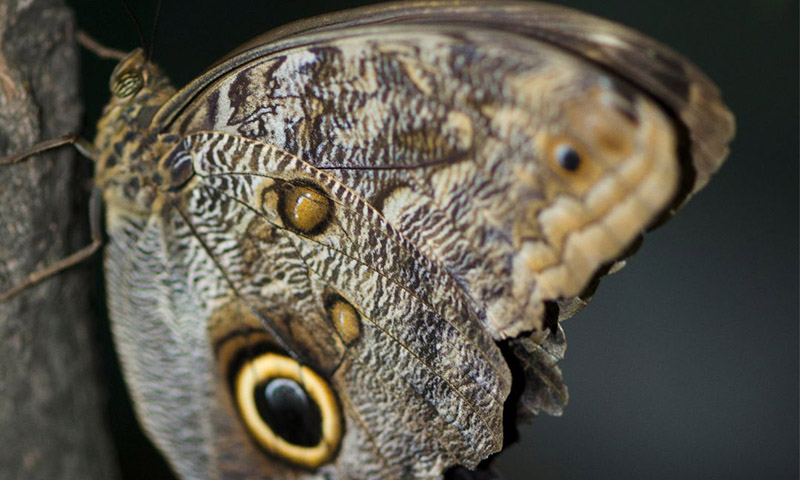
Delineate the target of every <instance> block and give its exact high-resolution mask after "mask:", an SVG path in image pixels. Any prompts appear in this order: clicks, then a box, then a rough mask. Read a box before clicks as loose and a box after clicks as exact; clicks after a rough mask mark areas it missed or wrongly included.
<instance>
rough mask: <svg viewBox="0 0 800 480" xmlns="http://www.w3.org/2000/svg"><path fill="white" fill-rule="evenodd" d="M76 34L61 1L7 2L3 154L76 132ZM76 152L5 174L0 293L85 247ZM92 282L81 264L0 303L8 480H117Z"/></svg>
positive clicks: (0, 6) (2, 7) (2, 21)
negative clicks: (99, 372) (96, 343)
mask: <svg viewBox="0 0 800 480" xmlns="http://www.w3.org/2000/svg"><path fill="white" fill-rule="evenodd" d="M74 28H75V27H74V19H73V16H72V14H71V12H70V11H69V10H68V9H67V8H66V7H65V6H64V5H63V2H62V1H61V0H0V156H6V155H9V154H11V153H16V152H19V151H22V150H24V149H25V148H26V147H28V146H30V145H32V144H34V143H36V142H38V141H41V140H43V139H48V138H54V137H57V136H60V135H63V134H65V133H72V132H77V131H78V127H79V120H80V114H81V108H82V107H81V104H80V101H79V98H78V90H79V89H78V78H79V76H78V55H77V47H76V44H75V35H74ZM74 157H75V155H74V152H73V151H72V149H70V148H68V147H65V148H62V149H59V150H57V151H54V152H49V153H47V154H45V155H40V156H39V157H37V158H33V159H29V160H27V161H25V162H23V163H21V164H18V165H14V166H5V167H0V291H5V290H7V289H8V288H9V287H11V286H12V285H15V284H17V283H19V282H20V281H22V280H23V279H24V278H25V277H26V276H27V275H28V274H29V273H31V272H34V271H36V270H38V269H41V268H42V267H44V266H47V265H49V264H51V263H53V262H54V261H57V260H59V259H60V258H63V257H65V256H66V255H67V254H69V253H70V252H72V251H74V250H76V249H77V248H79V247H80V246H82V244H86V242H87V241H88V240H87V238H88V235H87V234H86V223H87V222H86V213H85V209H78V208H76V200H75V197H76V196H75V195H74V194H75V193H77V192H79V189H77V188H75V186H74V175H73V173H74V166H75V162H74V160H75V159H74ZM78 210H82V211H78ZM91 285H93V283H92V282H91V279H90V278H89V276H88V275H87V272H86V269H80V268H78V269H73V270H72V271H69V272H64V273H62V274H59V275H57V276H56V277H54V278H52V279H50V280H47V281H45V282H44V283H42V284H40V285H38V286H35V287H33V288H31V289H29V290H27V291H25V292H23V293H22V294H20V295H18V296H16V297H14V298H13V299H12V300H11V301H9V302H7V303H5V304H2V305H0V445H2V448H0V478H3V479H5V478H19V479H48V480H49V479H61V478H63V479H95V478H96V479H113V478H116V477H117V472H116V466H115V460H114V454H113V447H112V446H111V445H112V444H111V441H110V437H109V434H108V431H107V427H106V422H105V402H104V393H103V391H102V390H101V388H100V385H99V382H98V379H97V371H96V368H95V367H96V365H95V362H96V358H95V349H94V345H93V334H92V323H91V322H92V316H91V312H90V309H89V294H90V291H91V290H92V289H91V288H90V287H89V286H91Z"/></svg>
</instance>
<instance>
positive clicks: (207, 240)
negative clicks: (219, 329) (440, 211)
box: [176, 133, 510, 477]
mask: <svg viewBox="0 0 800 480" xmlns="http://www.w3.org/2000/svg"><path fill="white" fill-rule="evenodd" d="M182 147H183V148H182V149H181V150H179V151H178V152H177V153H176V155H183V154H188V155H190V156H191V158H192V162H193V164H194V170H195V172H196V175H197V176H198V177H199V178H198V180H197V181H198V184H197V185H195V186H194V187H193V188H192V189H191V190H190V193H189V198H188V199H187V200H186V206H185V207H183V208H182V210H184V212H185V213H184V215H185V218H186V219H187V221H189V222H190V223H192V225H193V230H194V231H195V233H196V235H197V237H198V239H199V240H200V241H201V242H203V243H204V244H205V245H206V248H207V250H208V253H209V254H210V255H211V256H212V257H213V258H214V259H215V262H216V263H218V264H219V265H221V266H224V270H225V275H226V276H227V278H228V280H229V282H230V284H231V286H232V287H233V289H234V290H235V293H236V296H237V297H238V298H240V299H241V301H242V302H244V303H245V304H246V305H248V306H249V308H250V309H252V310H254V311H255V312H257V313H258V314H259V315H260V316H262V317H264V318H265V319H267V320H268V321H269V322H270V324H271V325H272V326H273V327H274V328H275V329H276V330H278V334H279V335H280V336H281V337H282V338H283V339H284V340H285V341H286V342H287V344H288V345H290V346H291V347H292V348H293V349H295V350H296V351H297V353H298V355H299V356H300V357H301V358H302V359H303V360H304V361H305V362H304V363H307V364H309V365H311V366H313V367H314V368H315V370H317V371H320V372H325V373H326V374H327V375H328V376H330V377H331V379H332V381H333V384H334V385H335V386H336V387H337V388H336V390H337V391H338V392H339V397H340V400H341V401H342V404H343V405H345V406H347V408H346V409H345V416H346V417H347V419H348V420H349V422H348V425H349V428H350V429H351V430H357V429H360V428H363V429H364V432H362V435H364V436H367V437H370V436H373V437H376V438H375V440H374V442H373V443H374V444H375V448H377V449H378V451H380V452H381V453H382V455H381V456H382V457H383V458H384V459H385V461H386V462H387V464H386V465H383V467H384V470H385V472H387V474H388V473H389V472H391V471H392V470H391V468H401V469H404V468H409V467H410V468H412V469H413V472H414V475H415V476H420V475H422V476H424V473H425V472H431V471H438V470H441V469H442V468H443V467H444V466H446V465H447V464H449V463H454V462H455V463H459V464H467V465H472V466H474V465H475V463H476V462H477V461H479V460H480V459H482V458H483V457H485V456H486V455H487V454H488V453H490V452H493V451H496V450H498V449H499V448H500V446H501V445H502V428H501V425H500V423H501V419H502V410H503V401H504V399H505V396H506V395H507V394H508V390H509V387H510V378H509V374H508V371H507V367H506V366H505V362H504V361H503V359H502V357H501V356H500V352H499V349H498V348H497V347H496V346H495V345H494V344H493V342H492V341H491V339H490V338H489V337H488V335H486V334H485V333H484V332H483V331H481V330H480V329H479V322H478V320H477V318H476V314H475V313H474V311H473V310H472V307H471V305H470V304H469V303H468V302H466V301H465V299H464V297H463V294H462V293H461V292H460V291H459V290H458V289H457V288H455V285H454V284H453V282H452V281H448V279H447V277H446V274H444V273H442V272H439V271H437V270H436V269H435V268H434V267H433V266H432V265H430V266H427V269H426V262H425V261H424V260H422V259H417V257H418V256H419V254H418V253H417V252H415V251H414V250H413V247H411V245H410V244H408V243H407V242H404V241H403V239H402V237H401V236H400V235H398V234H397V233H396V232H394V231H393V230H392V229H391V227H390V226H389V225H388V224H386V223H385V222H384V221H382V219H381V218H380V217H379V216H378V215H377V214H376V212H374V210H372V208H371V207H370V206H369V205H367V204H366V203H364V202H363V201H362V200H361V199H360V198H359V197H358V196H356V195H355V194H354V193H353V192H352V191H349V190H348V189H346V188H345V187H343V186H342V185H341V184H340V183H339V182H338V181H336V180H335V179H334V178H332V177H331V176H329V175H327V174H325V173H323V172H320V171H317V170H316V169H314V168H313V167H311V166H310V165H307V164H305V163H304V162H302V161H301V160H299V159H296V158H294V157H292V156H290V155H288V154H286V153H285V152H281V151H279V150H277V149H275V148H274V147H271V146H269V145H266V144H261V143H257V142H253V141H249V140H246V139H243V138H241V137H231V136H227V135H222V134H216V133H211V134H200V135H193V136H190V137H188V138H187V140H185V141H184V143H183V146H182ZM184 149H185V150H184ZM304 184H313V185H316V186H317V187H318V188H321V189H322V190H323V191H324V192H325V196H326V198H329V199H331V200H332V206H331V216H332V218H331V219H330V222H329V224H328V225H327V226H326V228H325V229H324V230H323V231H320V232H318V233H316V234H314V235H307V234H304V232H297V231H292V230H293V227H292V226H291V225H286V224H285V222H284V220H283V219H282V218H281V214H280V212H279V207H278V206H277V204H278V200H279V199H280V197H281V196H283V195H286V194H287V193H286V191H287V190H289V191H291V189H293V188H295V186H296V185H304ZM179 208H180V207H179ZM276 247H277V248H276ZM249 258H258V261H257V262H256V263H255V265H254V264H253V262H251V261H248V259H249ZM379 258H380V260H379ZM254 266H255V268H254ZM276 283H277V285H276ZM332 294H335V295H340V296H342V297H346V298H347V299H348V301H349V302H351V303H352V304H353V305H355V306H356V308H357V310H358V311H359V314H360V318H361V334H360V336H359V337H358V338H357V339H356V340H355V341H354V342H353V343H351V344H350V345H349V346H346V345H343V344H342V343H341V342H339V341H337V338H338V337H337V334H336V332H335V331H334V330H333V328H332V327H330V325H329V324H328V323H327V321H326V318H325V317H326V313H325V311H326V309H325V298H326V297H329V296H331V295H332ZM221 301H222V302H225V301H226V300H225V299H221ZM208 308H210V309H211V310H217V309H219V308H222V307H221V306H214V305H209V307H208ZM387 364H390V365H391V368H390V367H389V366H388V365H387ZM381 394H383V395H387V396H388V397H389V398H387V399H386V400H385V401H384V402H385V403H386V404H392V405H403V408H402V409H400V410H399V411H398V412H392V411H387V410H385V409H384V408H375V407H376V405H375V404H374V402H373V401H371V400H369V399H370V398H376V399H378V398H380V396H381ZM352 397H355V400H354V399H353V398H352ZM348 409H352V411H350V412H348V411H347V410H348ZM394 415H400V417H399V418H398V419H397V423H395V422H390V421H389V418H391V417H392V416H394ZM415 418H426V419H427V420H426V422H423V423H420V422H418V421H414V419H415ZM362 435H359V436H358V437H354V438H359V437H361V436H362ZM351 443H352V442H348V440H347V439H345V443H344V444H343V447H342V448H343V449H363V448H364V447H365V446H368V445H369V443H367V444H366V445H365V444H363V443H362V444H359V443H358V442H356V443H355V444H351ZM361 457H362V456H361V455H349V454H348V455H342V456H341V457H340V458H342V459H343V461H345V462H347V461H352V460H353V459H356V458H359V459H360V458H361ZM377 460H378V459H372V461H371V462H370V463H371V464H372V463H379V462H377ZM342 468H345V469H346V470H349V471H358V470H357V469H356V467H355V466H353V465H346V464H345V466H343V467H342ZM355 476H356V477H357V476H359V475H355ZM401 477H402V475H401Z"/></svg>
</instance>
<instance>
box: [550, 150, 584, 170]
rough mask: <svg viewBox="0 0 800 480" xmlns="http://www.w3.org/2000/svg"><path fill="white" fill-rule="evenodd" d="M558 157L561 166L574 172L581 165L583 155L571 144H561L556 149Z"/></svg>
mask: <svg viewBox="0 0 800 480" xmlns="http://www.w3.org/2000/svg"><path fill="white" fill-rule="evenodd" d="M556 159H557V160H558V164H559V165H561V168H563V169H564V170H567V171H569V172H574V171H575V170H577V169H578V167H580V166H581V156H580V155H579V154H578V152H576V151H575V150H574V149H573V148H572V147H570V146H569V145H561V146H559V147H558V150H557V151H556Z"/></svg>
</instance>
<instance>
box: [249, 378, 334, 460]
mask: <svg viewBox="0 0 800 480" xmlns="http://www.w3.org/2000/svg"><path fill="white" fill-rule="evenodd" d="M253 394H254V395H255V400H256V408H257V409H258V413H259V414H260V415H261V418H262V419H263V420H264V422H265V423H266V424H267V425H268V426H269V427H270V428H271V429H272V431H273V432H275V434H276V435H278V436H280V437H281V438H283V439H284V440H286V441H287V442H289V443H292V444H294V445H299V446H301V447H313V446H315V445H317V444H319V442H320V440H321V439H322V414H321V413H320V410H319V406H318V405H317V404H316V402H314V401H313V400H312V399H311V398H310V397H309V395H308V392H306V391H305V390H304V389H303V387H301V386H300V385H299V384H298V383H297V382H295V381H294V380H290V379H288V378H274V379H271V380H269V381H267V382H264V383H260V384H258V385H256V387H255V391H254V392H253Z"/></svg>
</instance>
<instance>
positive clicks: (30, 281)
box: [0, 188, 103, 304]
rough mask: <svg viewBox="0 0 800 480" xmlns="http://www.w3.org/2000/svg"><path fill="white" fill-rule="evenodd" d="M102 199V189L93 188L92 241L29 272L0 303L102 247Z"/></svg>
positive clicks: (90, 208) (2, 296) (70, 266)
mask: <svg viewBox="0 0 800 480" xmlns="http://www.w3.org/2000/svg"><path fill="white" fill-rule="evenodd" d="M102 199H103V197H102V192H101V190H100V189H98V188H95V189H94V190H92V196H91V198H90V199H89V223H90V230H91V235H92V243H90V244H89V245H87V246H85V247H83V248H81V249H80V250H78V251H77V252H75V253H73V254H71V255H69V256H67V257H64V258H62V259H61V260H59V261H57V262H56V263H54V264H52V265H49V266H47V267H45V268H43V269H41V270H38V271H35V272H33V273H31V274H29V275H28V277H27V278H26V279H25V280H23V281H22V282H20V283H18V284H17V285H14V286H13V287H11V288H10V289H9V290H7V291H5V292H3V293H0V304H1V303H5V302H7V301H8V300H10V299H12V298H14V297H15V296H17V295H19V294H20V293H21V292H23V291H25V290H26V289H28V288H30V287H32V286H34V285H36V284H38V283H39V282H42V281H43V280H46V279H48V278H50V277H52V276H53V275H55V274H57V273H59V272H63V271H64V270H67V269H69V268H72V267H74V266H75V265H77V264H79V263H83V262H84V261H85V260H87V259H88V258H90V257H91V256H92V255H94V254H95V252H97V251H98V250H99V249H100V247H101V246H102V245H103V234H102V227H101V225H100V211H101V209H102Z"/></svg>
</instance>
